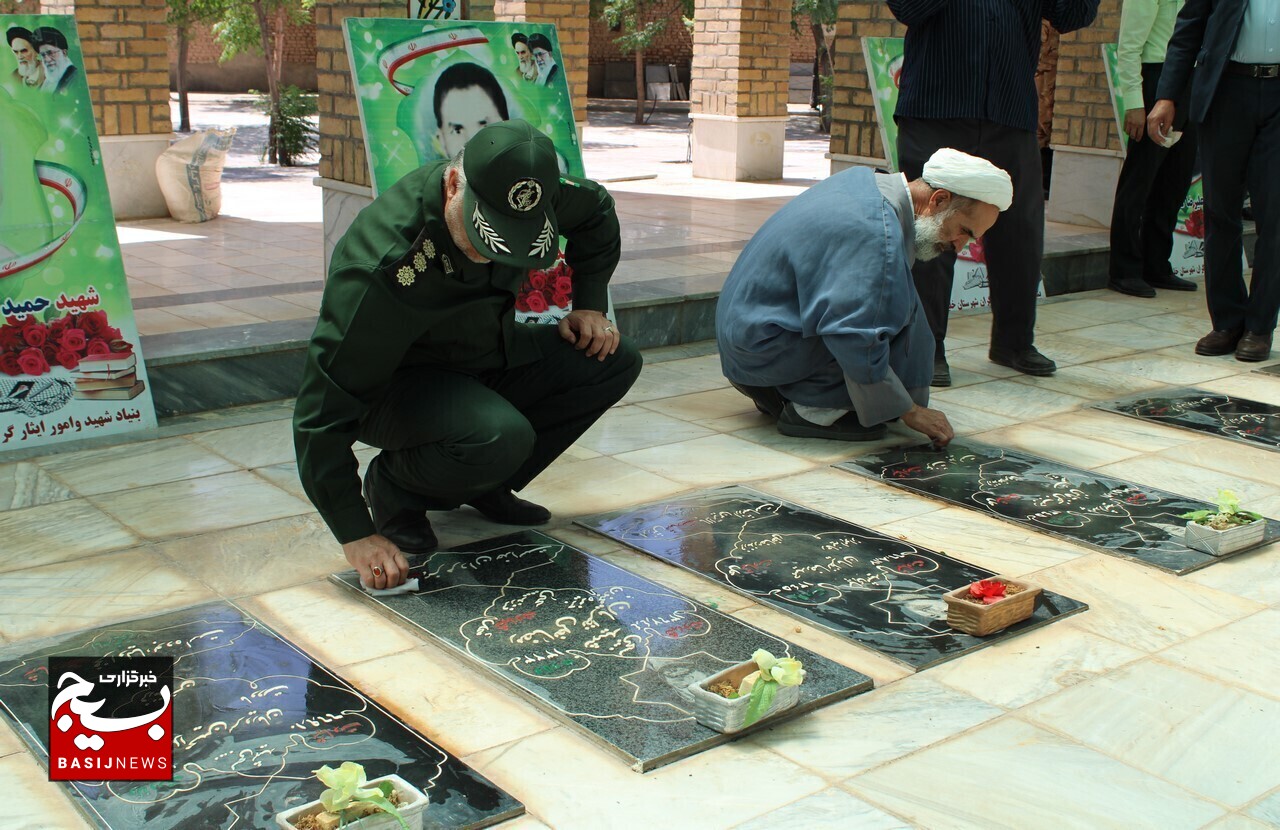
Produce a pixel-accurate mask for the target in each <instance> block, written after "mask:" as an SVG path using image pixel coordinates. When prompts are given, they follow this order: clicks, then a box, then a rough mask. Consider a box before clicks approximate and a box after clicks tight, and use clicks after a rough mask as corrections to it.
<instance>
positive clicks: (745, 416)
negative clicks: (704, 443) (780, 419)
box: [696, 409, 776, 432]
mask: <svg viewBox="0 0 1280 830" xmlns="http://www.w3.org/2000/svg"><path fill="white" fill-rule="evenodd" d="M696 423H697V424H698V426H703V427H706V428H707V429H713V430H715V431H716V432H737V431H738V430H740V429H752V428H754V427H766V426H767V427H773V426H774V424H775V423H776V422H775V421H774V420H773V418H770V417H769V416H768V415H765V414H764V413H762V412H756V411H755V410H754V409H753V410H751V411H750V412H744V413H742V414H741V415H728V416H726V417H724V418H710V419H707V420H703V421H697V422H696Z"/></svg>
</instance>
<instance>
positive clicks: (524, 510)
mask: <svg viewBox="0 0 1280 830" xmlns="http://www.w3.org/2000/svg"><path fill="white" fill-rule="evenodd" d="M467 504H469V505H471V506H472V507H474V508H475V509H476V510H479V511H480V512H481V513H483V514H484V516H485V518H486V519H488V520H489V521H491V522H497V523H498V524H504V525H541V524H546V523H547V522H549V521H551V511H550V510H548V509H547V508H545V507H543V506H542V505H540V504H534V503H533V502H531V501H525V500H524V499H522V498H517V497H516V494H515V493H513V492H511V491H510V490H508V489H507V488H505V487H499V488H498V489H497V490H493V491H491V492H488V493H485V494H484V495H483V496H477V497H475V498H474V499H472V500H471V501H469V502H467Z"/></svg>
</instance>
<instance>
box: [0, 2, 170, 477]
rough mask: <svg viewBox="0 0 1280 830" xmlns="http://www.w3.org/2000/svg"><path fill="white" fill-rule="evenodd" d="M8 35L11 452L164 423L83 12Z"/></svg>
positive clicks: (4, 159) (5, 177)
mask: <svg viewBox="0 0 1280 830" xmlns="http://www.w3.org/2000/svg"><path fill="white" fill-rule="evenodd" d="M0 29H2V30H3V31H4V32H5V35H6V39H7V42H8V44H9V46H10V48H9V49H7V50H3V51H0V124H2V125H4V139H3V143H2V144H0V187H2V188H3V190H2V191H0V451H3V450H4V449H9V448H14V447H23V448H26V447H30V446H33V445H38V444H42V443H48V442H52V441H57V440H62V439H65V438H68V437H77V438H79V437H88V436H90V435H93V436H96V435H102V434H109V433H115V432H121V431H124V430H126V429H136V428H144V427H154V426H155V422H156V420H155V409H154V406H153V404H152V401H151V396H150V394H149V392H148V384H147V371H146V365H145V361H144V360H143V355H142V354H141V353H140V351H139V349H138V343H139V338H138V330H137V325H136V322H135V320H134V316H133V305H132V303H131V302H130V299H129V292H128V283H127V281H126V278H125V273H124V266H123V262H122V257H121V252H120V243H119V239H118V238H117V235H116V228H115V217H114V213H113V211H112V208H111V200H110V196H109V194H108V192H107V183H106V175H105V171H104V169H103V166H102V154H101V151H100V147H99V138H98V134H97V130H96V126H95V122H94V113H93V107H92V105H91V102H90V97H89V88H88V86H87V84H86V78H85V73H84V72H83V71H81V69H80V67H81V66H83V65H84V60H83V56H82V53H81V45H80V40H79V34H78V32H77V30H76V25H75V19H74V18H73V17H70V16H65V15H39V14H31V15H22V14H19V15H0ZM27 47H31V48H27ZM39 56H43V59H42V58H41V57H39ZM126 356H127V357H126ZM120 360H126V361H131V363H130V368H131V371H132V377H131V378H126V377H124V375H116V374H114V373H115V372H117V371H118V370H119V368H123V367H116V366H114V365H113V364H114V363H115V362H117V361H120ZM125 381H127V383H126V382H125ZM115 401H134V402H135V405H134V406H131V407H129V408H127V409H120V408H114V409H113V408H112V407H111V405H110V404H111V403H112V402H115Z"/></svg>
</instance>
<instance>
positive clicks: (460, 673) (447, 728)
mask: <svg viewBox="0 0 1280 830" xmlns="http://www.w3.org/2000/svg"><path fill="white" fill-rule="evenodd" d="M342 674H343V676H344V677H346V678H347V679H348V680H349V681H351V683H352V684H353V685H355V686H356V687H357V688H359V689H361V690H362V691H364V693H365V694H367V695H369V696H370V697H372V698H374V699H376V700H377V701H378V703H380V704H381V705H382V706H385V707H386V708H387V709H389V710H390V711H391V712H392V714H394V715H395V716H396V717H398V718H401V719H402V720H404V721H405V722H406V723H407V724H408V725H409V726H410V727H412V728H414V729H417V730H418V731H419V732H421V733H422V734H424V735H426V736H427V737H429V738H431V740H433V741H435V742H436V743H438V744H440V746H441V747H443V748H445V749H446V750H448V751H449V752H452V753H453V754H454V755H458V756H463V755H470V754H472V753H474V752H481V751H483V750H486V749H489V748H491V747H495V746H498V745H499V744H504V743H509V742H510V741H515V740H519V739H521V738H525V737H528V736H529V735H535V734H537V733H539V732H544V731H546V730H548V729H551V728H553V727H554V726H555V725H556V723H555V722H554V721H552V720H551V718H550V717H549V716H547V715H545V714H543V713H542V712H541V711H539V709H538V708H537V706H535V705H534V704H533V703H532V702H531V701H530V700H529V699H528V698H527V697H526V696H525V695H524V694H522V693H520V692H518V691H516V690H514V689H511V688H510V687H508V686H507V685H505V684H504V683H502V682H500V681H497V680H495V679H494V678H493V677H492V676H489V675H487V674H485V673H483V672H480V671H476V670H473V669H472V668H470V667H469V666H465V665H463V658H460V657H458V656H457V655H456V654H452V653H449V652H448V651H447V650H445V649H442V648H439V647H437V646H434V645H427V646H422V647H420V648H415V649H412V650H410V651H403V652H400V653H399V654H393V655H391V656H389V657H382V658H379V659H377V660H370V661H367V662H364V663H357V664H354V665H349V666H346V667H345V668H344V669H343V671H342Z"/></svg>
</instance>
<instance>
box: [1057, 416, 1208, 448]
mask: <svg viewBox="0 0 1280 830" xmlns="http://www.w3.org/2000/svg"><path fill="white" fill-rule="evenodd" d="M1036 423H1037V424H1039V425H1040V426H1042V427H1044V428H1045V429H1052V430H1055V431H1058V430H1060V431H1062V432H1065V433H1068V434H1070V435H1076V436H1079V437H1081V438H1089V439H1092V440H1095V441H1106V442H1107V443H1108V444H1115V445H1116V446H1119V447H1127V448H1132V449H1135V450H1138V451H1139V452H1157V451H1159V450H1165V449H1168V448H1169V447H1178V446H1182V445H1184V444H1190V443H1192V442H1194V441H1204V440H1207V439H1205V438H1203V437H1202V436H1199V435H1197V434H1196V433H1194V432H1189V431H1187V430H1184V429H1174V428H1173V427H1167V426H1162V425H1160V424H1150V423H1147V422H1145V421H1140V420H1138V419H1137V418H1127V417H1125V416H1123V415H1116V414H1115V413H1112V412H1102V411H1100V410H1097V409H1082V410H1080V411H1079V412H1070V413H1067V414H1065V415H1056V416H1054V417H1052V418H1047V419H1045V420H1043V421H1037V422H1036Z"/></svg>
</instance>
